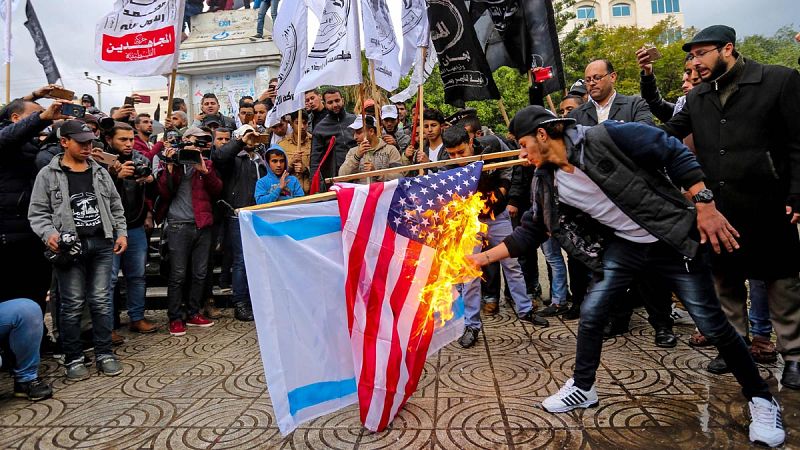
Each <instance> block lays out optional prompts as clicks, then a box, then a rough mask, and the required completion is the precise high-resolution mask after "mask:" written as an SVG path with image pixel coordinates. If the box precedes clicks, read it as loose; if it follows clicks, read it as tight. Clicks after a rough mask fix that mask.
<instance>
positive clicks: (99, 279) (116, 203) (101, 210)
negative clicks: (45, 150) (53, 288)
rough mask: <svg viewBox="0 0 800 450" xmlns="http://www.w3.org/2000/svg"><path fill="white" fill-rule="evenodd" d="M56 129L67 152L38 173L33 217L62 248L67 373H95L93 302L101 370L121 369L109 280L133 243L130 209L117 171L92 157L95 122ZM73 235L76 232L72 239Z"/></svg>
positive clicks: (58, 270) (37, 228)
mask: <svg viewBox="0 0 800 450" xmlns="http://www.w3.org/2000/svg"><path fill="white" fill-rule="evenodd" d="M58 137H59V140H60V142H61V146H62V147H63V148H64V153H63V154H62V155H60V156H57V157H55V158H53V160H52V161H50V164H49V165H47V167H45V168H43V169H42V170H41V171H40V172H39V174H38V175H37V176H36V182H35V183H34V185H33V192H32V194H31V205H30V208H29V209H28V220H29V221H30V224H31V229H32V230H33V232H34V233H36V234H37V235H38V236H39V238H40V239H41V240H42V242H44V243H45V244H46V245H47V247H48V249H49V250H50V251H51V252H53V253H55V254H56V255H58V256H59V257H58V258H55V259H56V260H54V262H53V270H54V272H55V274H56V281H57V283H58V292H59V295H60V301H59V311H58V315H59V331H60V334H61V341H62V344H63V347H64V353H65V358H64V361H65V366H66V375H67V379H69V380H83V379H86V378H88V377H89V371H88V370H87V369H86V367H85V366H84V364H83V361H84V358H83V348H82V346H81V340H80V334H81V326H80V322H81V316H82V314H83V310H84V307H85V306H87V305H88V306H89V310H90V311H91V314H92V330H93V333H94V351H95V355H96V358H95V359H96V361H97V370H98V371H100V372H103V373H104V374H105V375H109V376H114V375H119V374H120V373H122V365H121V364H120V363H119V361H117V359H116V356H115V355H114V352H113V351H112V350H111V330H112V328H113V325H114V318H113V305H112V300H111V295H110V292H109V288H110V284H111V265H112V259H113V256H114V255H115V254H116V255H120V254H122V253H123V252H124V251H125V249H126V248H127V247H128V239H127V235H128V234H127V226H126V223H125V211H124V209H123V206H122V202H121V201H120V197H119V194H118V193H117V190H116V188H115V187H114V181H113V180H112V179H111V175H109V173H108V172H107V171H106V170H105V169H103V168H102V167H100V165H99V164H98V163H96V162H95V161H94V160H93V159H92V158H91V154H92V141H94V139H95V135H94V133H92V130H90V129H89V127H87V126H86V124H85V123H83V122H81V121H79V120H67V121H66V122H64V124H63V125H61V128H59V129H58ZM70 238H71V239H70ZM73 239H77V240H76V241H75V243H74V244H72V245H70V242H71V241H72V240H73Z"/></svg>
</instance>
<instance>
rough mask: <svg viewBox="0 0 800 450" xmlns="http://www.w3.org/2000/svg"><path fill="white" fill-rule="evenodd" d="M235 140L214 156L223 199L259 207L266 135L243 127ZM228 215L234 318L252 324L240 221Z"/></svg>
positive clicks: (238, 205)
mask: <svg viewBox="0 0 800 450" xmlns="http://www.w3.org/2000/svg"><path fill="white" fill-rule="evenodd" d="M233 137H234V139H233V140H231V141H230V142H228V143H227V144H225V145H224V146H223V147H222V148H221V149H219V151H218V152H216V153H215V154H214V163H215V164H216V167H217V168H218V169H219V171H220V173H221V174H222V179H223V180H224V186H225V188H224V195H223V198H224V199H225V201H226V202H227V203H228V204H229V205H230V206H231V207H232V208H243V207H246V206H252V205H255V204H256V201H255V197H254V196H253V194H254V193H255V190H256V183H257V182H258V180H259V179H260V178H261V177H263V176H266V174H267V173H268V171H269V167H268V163H267V158H266V154H265V149H264V145H263V142H264V138H266V137H267V136H266V135H261V134H259V133H257V132H256V131H255V130H254V129H253V127H252V126H251V125H243V126H242V127H241V128H239V129H238V130H236V131H235V132H234V133H233ZM227 216H228V217H227V219H226V220H227V229H228V230H227V231H228V236H227V237H228V243H229V245H230V248H231V250H232V253H233V254H232V256H233V266H232V273H233V277H232V281H233V283H232V287H233V302H234V307H235V310H234V315H235V317H236V319H238V320H241V321H245V322H250V321H252V320H253V309H252V307H251V305H250V291H249V290H248V287H247V273H246V272H245V268H244V251H243V250H242V236H241V234H240V232H239V218H238V217H237V216H236V213H235V212H234V211H233V210H231V211H229V212H228V213H227Z"/></svg>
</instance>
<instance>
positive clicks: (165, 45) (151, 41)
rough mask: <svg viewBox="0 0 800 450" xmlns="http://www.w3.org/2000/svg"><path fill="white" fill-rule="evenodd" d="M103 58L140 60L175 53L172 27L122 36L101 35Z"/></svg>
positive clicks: (106, 59) (107, 59)
mask: <svg viewBox="0 0 800 450" xmlns="http://www.w3.org/2000/svg"><path fill="white" fill-rule="evenodd" d="M103 49H104V50H103V60H105V61H141V60H143V59H150V58H155V57H158V56H167V55H171V54H173V53H175V40H174V30H173V27H164V28H161V29H160V30H153V31H145V32H143V33H136V34H134V35H131V34H126V35H124V36H120V37H117V36H109V35H107V34H104V35H103Z"/></svg>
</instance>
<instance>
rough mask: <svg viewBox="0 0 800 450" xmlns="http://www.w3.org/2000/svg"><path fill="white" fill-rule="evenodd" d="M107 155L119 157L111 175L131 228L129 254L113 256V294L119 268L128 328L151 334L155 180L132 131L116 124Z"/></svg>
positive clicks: (109, 136) (108, 139)
mask: <svg viewBox="0 0 800 450" xmlns="http://www.w3.org/2000/svg"><path fill="white" fill-rule="evenodd" d="M105 141H106V144H107V145H108V152H109V153H111V154H115V155H117V156H118V159H117V161H116V162H115V163H114V164H112V165H111V166H109V168H108V171H109V173H110V174H111V177H112V178H113V179H114V185H115V186H116V188H117V192H118V193H119V196H120V198H121V199H122V207H123V208H124V209H125V221H126V223H127V227H128V250H127V251H126V252H125V253H124V254H123V255H114V261H113V264H112V266H111V293H112V295H113V292H114V287H115V286H116V285H117V276H118V274H119V270H120V267H121V268H122V271H123V272H124V274H125V285H126V286H127V299H126V300H127V306H128V318H129V319H130V323H129V324H128V328H130V330H131V331H136V332H139V333H152V332H154V331H156V329H157V328H158V327H157V326H156V325H154V324H153V323H151V322H149V321H148V320H147V319H145V317H144V303H145V292H146V289H147V287H146V284H145V265H146V264H147V233H148V232H149V231H150V230H152V229H153V212H152V209H153V202H152V200H151V199H152V198H153V196H154V195H153V194H154V192H153V190H154V183H153V181H155V178H153V175H152V170H151V169H150V160H149V159H147V157H146V156H144V155H143V154H141V153H140V152H139V151H137V150H134V149H133V146H134V135H133V128H132V127H131V126H130V125H128V124H127V123H123V122H117V123H115V124H114V126H113V127H112V128H111V129H110V130H108V131H107V132H106V135H105Z"/></svg>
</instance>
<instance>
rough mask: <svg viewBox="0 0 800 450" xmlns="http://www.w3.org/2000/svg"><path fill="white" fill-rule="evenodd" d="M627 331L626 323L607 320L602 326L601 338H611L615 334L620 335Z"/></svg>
mask: <svg viewBox="0 0 800 450" xmlns="http://www.w3.org/2000/svg"><path fill="white" fill-rule="evenodd" d="M627 332H628V326H627V325H624V326H623V325H620V324H618V323H615V322H613V321H609V322H608V323H607V324H606V326H604V327H603V340H605V339H611V338H613V337H616V336H622V335H623V334H625V333H627Z"/></svg>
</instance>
